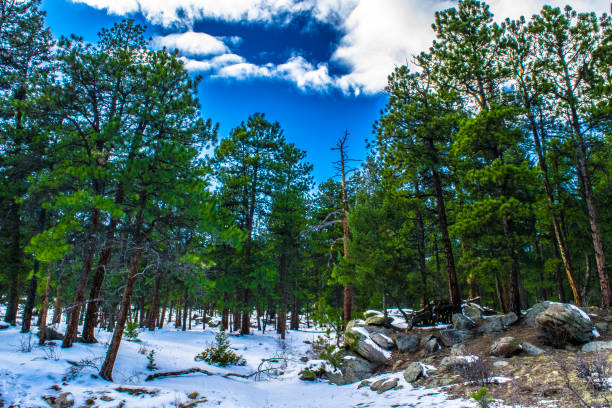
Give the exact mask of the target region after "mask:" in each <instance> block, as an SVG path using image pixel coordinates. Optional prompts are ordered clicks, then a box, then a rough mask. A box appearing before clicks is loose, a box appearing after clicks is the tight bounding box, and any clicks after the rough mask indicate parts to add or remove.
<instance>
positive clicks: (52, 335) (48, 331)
mask: <svg viewBox="0 0 612 408" xmlns="http://www.w3.org/2000/svg"><path fill="white" fill-rule="evenodd" d="M39 337H40V336H39ZM45 340H64V335H63V334H62V333H60V332H58V331H57V330H55V329H54V328H53V327H49V326H47V327H45Z"/></svg>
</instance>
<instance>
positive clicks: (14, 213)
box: [4, 200, 23, 326]
mask: <svg viewBox="0 0 612 408" xmlns="http://www.w3.org/2000/svg"><path fill="white" fill-rule="evenodd" d="M19 211H20V210H19V204H17V202H16V201H15V200H11V204H10V206H9V211H8V213H7V214H6V215H7V218H8V219H9V220H12V225H11V227H10V231H11V234H12V235H11V240H10V244H9V248H8V249H9V251H8V252H9V268H10V269H9V273H10V275H9V293H8V302H7V305H6V314H5V315H4V321H5V322H6V323H8V324H10V325H11V326H15V325H16V324H17V309H18V308H19V291H20V290H21V282H20V275H21V268H22V264H23V250H22V249H21V216H20V214H19Z"/></svg>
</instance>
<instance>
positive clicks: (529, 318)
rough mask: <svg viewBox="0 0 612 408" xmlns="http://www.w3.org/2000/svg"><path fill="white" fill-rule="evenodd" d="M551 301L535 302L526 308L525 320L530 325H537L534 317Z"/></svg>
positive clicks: (548, 305)
mask: <svg viewBox="0 0 612 408" xmlns="http://www.w3.org/2000/svg"><path fill="white" fill-rule="evenodd" d="M552 303H553V302H549V301H548V300H546V301H544V302H540V303H536V304H535V305H533V306H532V307H531V308H530V309H527V311H526V312H525V321H526V322H527V324H529V325H530V326H531V327H537V326H538V323H537V322H536V317H538V315H539V314H540V313H543V312H544V311H545V310H546V309H548V308H549V307H550V305H551V304H552Z"/></svg>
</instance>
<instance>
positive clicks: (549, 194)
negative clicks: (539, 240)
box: [527, 103, 582, 305]
mask: <svg viewBox="0 0 612 408" xmlns="http://www.w3.org/2000/svg"><path fill="white" fill-rule="evenodd" d="M527 108H528V112H529V119H530V125H531V134H532V136H533V142H534V146H535V151H536V154H537V156H538V166H539V168H540V171H541V173H542V182H543V184H544V192H545V193H546V199H547V201H548V208H549V210H550V212H551V221H552V227H553V233H554V237H555V240H556V241H557V245H558V246H559V248H558V250H559V251H560V257H561V261H562V262H563V267H564V268H565V274H566V275H567V279H568V280H569V283H570V287H571V288H572V293H573V295H574V302H576V304H577V305H581V304H582V299H581V298H580V293H579V292H578V287H577V286H576V282H575V281H574V268H573V267H572V263H571V261H570V257H569V250H568V248H567V244H566V242H565V238H564V236H563V233H562V231H561V228H560V226H559V221H558V219H557V216H556V214H555V197H554V193H553V189H552V186H551V184H550V179H549V176H548V165H547V164H546V157H545V156H544V151H543V148H542V141H541V138H540V133H539V131H538V126H537V123H536V120H535V117H534V116H533V113H531V106H530V105H529V103H528V106H527ZM555 252H557V248H555ZM557 285H558V286H557V292H558V295H560V297H561V298H564V297H565V296H564V293H563V284H562V283H561V282H560V280H559V276H557ZM559 285H560V286H559ZM560 301H561V302H562V301H563V300H561V299H560Z"/></svg>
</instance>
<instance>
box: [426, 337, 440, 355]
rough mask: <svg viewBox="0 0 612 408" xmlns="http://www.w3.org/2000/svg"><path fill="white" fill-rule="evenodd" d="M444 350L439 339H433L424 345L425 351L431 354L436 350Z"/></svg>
mask: <svg viewBox="0 0 612 408" xmlns="http://www.w3.org/2000/svg"><path fill="white" fill-rule="evenodd" d="M441 348H442V345H441V344H440V342H439V341H438V339H437V338H435V337H432V338H430V339H429V340H427V341H426V342H425V343H424V344H423V349H424V350H425V352H427V353H428V354H429V353H433V352H434V351H436V350H440V349H441Z"/></svg>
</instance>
